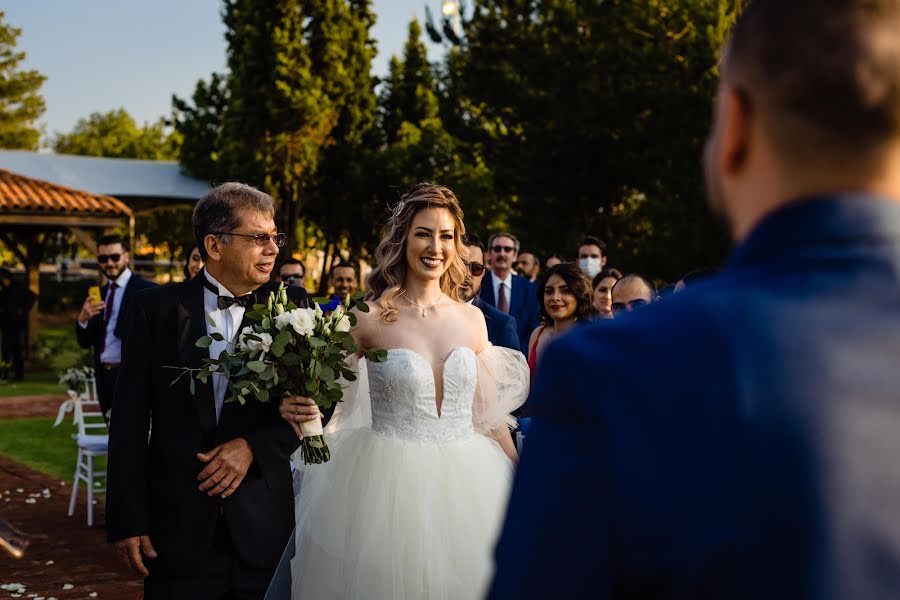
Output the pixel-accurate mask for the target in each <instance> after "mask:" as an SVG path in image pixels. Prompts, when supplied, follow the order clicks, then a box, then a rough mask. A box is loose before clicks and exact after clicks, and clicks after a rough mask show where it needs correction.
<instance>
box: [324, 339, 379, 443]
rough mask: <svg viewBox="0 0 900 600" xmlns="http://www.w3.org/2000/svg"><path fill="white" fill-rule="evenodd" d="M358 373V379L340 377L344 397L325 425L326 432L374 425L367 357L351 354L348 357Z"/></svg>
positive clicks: (351, 365) (349, 362)
mask: <svg viewBox="0 0 900 600" xmlns="http://www.w3.org/2000/svg"><path fill="white" fill-rule="evenodd" d="M347 363H348V364H349V365H350V368H351V369H353V371H354V372H355V373H356V381H347V380H346V379H340V383H341V386H343V388H344V395H343V399H342V400H341V401H340V402H338V403H337V406H336V407H335V409H334V414H333V415H332V416H331V419H329V421H328V425H326V426H325V434H326V435H327V434H329V433H334V432H336V431H344V430H346V429H359V428H361V427H371V426H372V403H371V402H370V401H369V374H368V370H367V369H366V359H365V358H359V357H356V356H351V357H350V358H348V359H347Z"/></svg>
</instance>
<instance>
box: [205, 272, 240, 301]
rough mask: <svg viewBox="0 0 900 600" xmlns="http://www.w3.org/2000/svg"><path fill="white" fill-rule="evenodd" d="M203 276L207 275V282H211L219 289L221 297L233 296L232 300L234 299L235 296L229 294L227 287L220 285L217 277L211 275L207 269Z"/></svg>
mask: <svg viewBox="0 0 900 600" xmlns="http://www.w3.org/2000/svg"><path fill="white" fill-rule="evenodd" d="M203 274H204V275H206V280H207V281H209V282H210V283H211V284H213V285H214V286H216V287H217V288H218V289H219V295H220V296H231V297H232V298H234V294H232V293H231V292H229V291H228V288H227V287H225V286H224V285H222V284H221V283H219V280H218V279H216V278H215V277H213V276H212V275H210V274H209V271H207V270H206V269H203ZM203 289H206V288H205V287H204V288H203ZM207 291H210V290H207ZM210 293H211V292H210Z"/></svg>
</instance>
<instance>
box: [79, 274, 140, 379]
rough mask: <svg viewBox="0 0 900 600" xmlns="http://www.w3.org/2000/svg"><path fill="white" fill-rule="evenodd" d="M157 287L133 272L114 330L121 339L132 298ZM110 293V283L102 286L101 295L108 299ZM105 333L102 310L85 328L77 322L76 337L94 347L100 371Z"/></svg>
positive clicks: (123, 338)
mask: <svg viewBox="0 0 900 600" xmlns="http://www.w3.org/2000/svg"><path fill="white" fill-rule="evenodd" d="M154 287H156V284H155V283H153V282H152V281H147V280H146V279H143V278H142V277H139V276H138V274H137V273H135V272H133V271H132V273H131V277H130V278H129V279H128V284H127V285H126V286H125V289H124V290H122V304H121V305H120V306H119V316H118V319H117V320H116V330H115V331H114V332H113V333H114V334H115V336H116V337H117V338H119V339H120V340H123V341H124V340H125V333H126V327H127V322H128V308H129V306H130V305H131V300H132V298H133V296H134V294H135V293H136V292H139V291H141V290H146V289H149V288H154ZM108 293H109V283H107V284H106V285H104V286H103V287H102V288H100V297H101V298H102V299H103V301H104V302H105V301H106V295H107V294H108ZM104 333H105V331H104V329H103V311H100V313H99V314H97V315H96V316H95V317H94V318H93V319H91V320H90V321H88V323H87V327H85V328H84V329H82V328H81V326H80V325H79V324H78V323H77V322H76V323H75V339H77V340H78V345H79V346H81V347H82V348H91V347H93V349H94V368H95V369H96V370H97V371H98V372H99V369H100V339H101V336H103V335H104Z"/></svg>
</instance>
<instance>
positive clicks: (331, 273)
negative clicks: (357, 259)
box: [328, 262, 359, 279]
mask: <svg viewBox="0 0 900 600" xmlns="http://www.w3.org/2000/svg"><path fill="white" fill-rule="evenodd" d="M338 269H353V274H354V275H356V277H357V278H359V272H358V271H357V270H356V267H355V266H354V265H353V263H349V262H339V263H338V264H336V265H333V266H332V267H331V270H330V271H328V278H329V279H330V278H332V277H334V272H335V271H337V270H338Z"/></svg>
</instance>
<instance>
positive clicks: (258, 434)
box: [106, 273, 307, 569]
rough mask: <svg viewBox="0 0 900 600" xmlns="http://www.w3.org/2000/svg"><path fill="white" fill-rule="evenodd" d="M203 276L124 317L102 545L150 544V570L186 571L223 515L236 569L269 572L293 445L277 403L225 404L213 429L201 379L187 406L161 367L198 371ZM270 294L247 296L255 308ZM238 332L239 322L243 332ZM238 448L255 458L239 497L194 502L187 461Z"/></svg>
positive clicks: (285, 525)
mask: <svg viewBox="0 0 900 600" xmlns="http://www.w3.org/2000/svg"><path fill="white" fill-rule="evenodd" d="M203 277H204V275H203V274H202V273H201V274H200V275H198V276H197V277H194V278H193V279H191V280H190V281H186V282H183V283H178V284H175V285H170V286H166V287H160V288H156V289H152V290H147V291H144V292H141V293H139V294H137V295H136V296H135V298H134V302H133V306H132V310H131V311H129V317H130V328H129V330H128V335H127V336H126V338H125V347H124V349H123V361H122V367H121V371H120V373H119V384H118V388H117V389H116V395H115V398H114V400H113V415H114V417H113V419H112V426H111V430H110V448H109V485H108V492H107V517H106V519H107V521H106V524H107V532H108V537H109V540H110V541H114V540H118V539H122V538H126V537H131V536H136V535H145V534H149V535H150V536H151V540H152V541H153V544H154V546H155V548H156V550H157V552H158V553H159V558H158V559H157V561H155V562H159V563H163V564H165V565H166V566H167V568H170V567H172V566H177V567H178V568H184V569H189V568H190V565H191V564H193V562H194V560H195V559H197V558H199V557H203V556H204V555H205V554H206V552H207V551H208V550H209V548H210V544H211V543H212V541H213V532H214V531H215V526H216V517H217V514H218V513H219V511H220V510H221V511H222V513H223V515H224V518H225V521H226V523H227V525H228V529H229V532H230V534H231V537H232V539H233V541H234V546H235V548H236V550H237V552H238V555H239V556H240V557H241V559H242V560H244V561H245V562H247V563H249V564H250V565H253V566H256V567H260V568H271V567H274V566H275V565H276V564H277V562H278V558H279V557H280V556H281V551H282V550H283V549H284V546H285V543H286V542H287V539H288V536H289V535H290V534H291V529H292V528H293V525H294V495H293V491H292V488H291V469H290V464H289V460H288V459H289V457H290V455H291V453H292V452H294V450H296V449H297V447H298V446H299V440H298V439H297V436H296V435H295V434H294V432H293V430H292V429H291V427H290V425H288V423H287V422H285V421H284V420H283V419H282V418H281V417H280V416H279V414H278V403H277V402H268V403H261V402H257V401H253V400H250V401H248V402H246V403H245V404H244V405H243V406H242V405H240V404H238V403H236V402H229V403H225V405H224V406H223V408H222V413H221V415H220V417H219V422H218V424H217V423H216V417H215V402H214V399H213V386H212V380H211V379H210V380H209V381H208V383H207V384H205V385H204V384H201V383H200V382H199V381H198V382H197V387H196V393H195V394H194V395H192V394H191V393H190V390H189V385H188V380H187V377H181V378H180V379H179V380H178V382H177V383H175V384H174V385H173V383H172V382H173V381H174V380H175V379H176V378H177V377H178V375H179V371H177V370H175V369H171V368H168V367H169V366H176V367H182V366H189V367H192V368H199V367H201V366H202V359H203V357H204V356H209V351H208V350H206V349H202V348H197V347H196V346H195V345H194V344H195V342H196V340H197V339H199V338H201V337H203V336H204V335H206V321H205V311H204V305H203V289H204V288H203ZM277 285H278V284H277V283H269V284H266V285H264V286H262V287H261V288H260V289H259V290H257V292H256V294H257V302H259V303H264V302H265V299H266V298H267V297H268V293H269V292H270V291H272V290H275V289H276V288H277ZM287 290H288V295H289V296H290V297H291V299H292V300H293V301H294V302H295V303H296V304H297V305H298V306H306V305H307V297H306V292H305V290H303V288H300V287H296V286H287ZM248 324H249V322H248V321H247V320H246V319H245V320H244V323H243V324H242V325H241V327H244V326H246V325H248ZM238 331H239V330H238ZM151 419H152V421H153V428H152V435H150V438H149V440H148V438H147V435H148V433H149V432H150V421H151ZM238 437H243V438H244V439H246V440H247V442H248V443H249V445H250V447H251V449H252V450H253V464H252V465H251V467H250V469H249V471H248V472H247V475H246V477H245V478H244V480H243V481H242V482H241V484H240V486H239V487H238V488H237V490H236V491H235V493H234V494H233V495H231V496H229V497H228V498H227V499H225V500H220V499H218V498H211V497H209V496H207V495H206V493H204V492H200V491H199V490H198V489H197V486H198V485H199V482H198V481H197V475H198V473H200V471H201V470H202V469H203V467H204V464H203V463H201V462H200V461H199V460H197V458H196V454H197V453H198V452H206V451H208V450H211V449H212V448H214V447H215V446H218V445H219V444H222V443H224V442H226V441H229V440H232V439H235V438H238Z"/></svg>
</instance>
